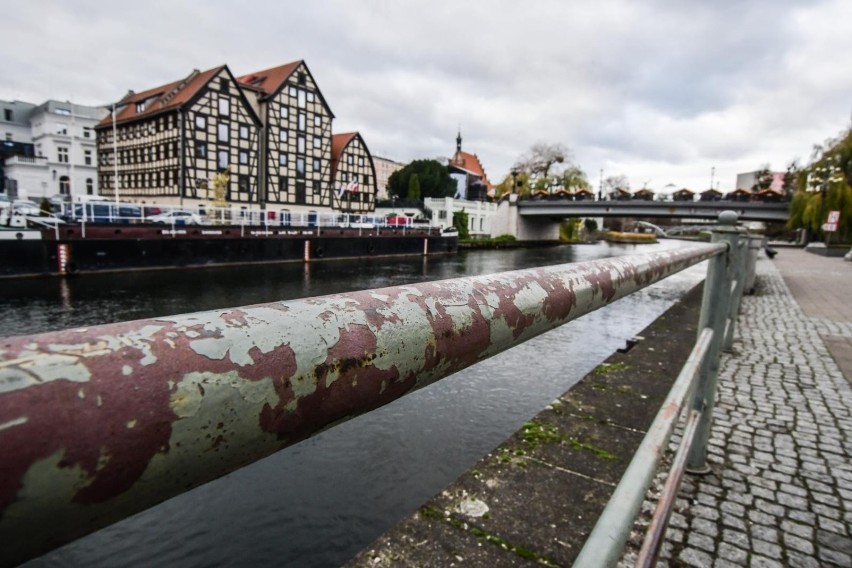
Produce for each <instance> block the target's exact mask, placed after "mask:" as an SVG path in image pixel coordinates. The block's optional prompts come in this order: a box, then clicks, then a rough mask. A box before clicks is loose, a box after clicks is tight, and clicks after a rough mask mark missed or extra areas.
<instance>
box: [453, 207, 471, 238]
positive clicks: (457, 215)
mask: <svg viewBox="0 0 852 568" xmlns="http://www.w3.org/2000/svg"><path fill="white" fill-rule="evenodd" d="M469 222H470V219H469V215H468V214H467V212H466V211H465V210H464V209H462V210H461V211H456V212H454V213H453V227H455V228H456V230H457V231H458V232H459V240H460V241H464V240H467V239H469V238H470V230H469V229H468V223H469Z"/></svg>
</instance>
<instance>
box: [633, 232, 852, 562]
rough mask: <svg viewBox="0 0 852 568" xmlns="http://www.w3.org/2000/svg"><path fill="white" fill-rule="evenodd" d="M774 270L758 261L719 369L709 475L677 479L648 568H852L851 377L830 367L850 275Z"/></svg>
mask: <svg viewBox="0 0 852 568" xmlns="http://www.w3.org/2000/svg"><path fill="white" fill-rule="evenodd" d="M784 257H786V258H784ZM811 257H814V258H811ZM778 258H779V259H783V260H781V262H778V263H777V265H776V263H775V262H774V261H770V260H768V259H766V258H764V257H763V256H762V255H761V257H760V258H759V260H758V265H757V271H758V272H757V274H758V286H757V290H756V293H755V295H753V296H746V297H745V298H744V300H743V304H742V310H741V313H740V316H739V320H738V330H737V331H738V333H737V338H736V340H735V342H734V352H733V353H732V354H727V355H724V356H723V360H722V367H721V371H720V375H719V396H718V402H717V405H716V408H715V417H714V418H715V422H714V427H713V431H712V436H711V440H710V447H709V462H710V465H711V468H712V473H710V474H708V475H705V476H687V477H686V478H685V480H684V484H683V486H682V488H681V492H680V496H679V499H678V502H677V503H676V506H675V512H674V514H673V515H672V519H671V523H670V526H669V531H668V533H667V536H666V542H665V544H664V547H663V553H662V557H661V558H662V560H661V562H660V563H659V566H698V567H702V568H704V567H718V568H725V567H730V566H753V567H783V566H792V567H815V568H816V567H820V566H845V567H852V382H850V381H852V376H846V377H844V374H843V371H842V370H841V367H840V366H839V365H838V362H840V363H841V364H844V366H845V363H843V361H844V360H846V361H848V360H852V354H850V351H852V341H850V338H852V317H850V315H849V314H850V313H852V298H850V294H851V293H852V266H850V263H844V262H843V260H842V259H837V258H824V257H815V255H811V254H809V253H806V252H804V251H800V250H792V249H785V250H782V251H781V252H780V254H779V257H778ZM838 263H839V264H838ZM779 267H780V271H779ZM782 273H783V276H782ZM785 279H789V281H790V282H791V286H788V284H787V282H785ZM809 286H810V287H809ZM817 287H821V288H817ZM791 288H793V289H794V290H795V295H794V293H791ZM797 300H799V301H798V302H797ZM800 304H801V306H800ZM803 308H804V309H803ZM827 343H828V344H829V345H831V346H832V347H831V352H830V351H829V348H828V347H827V346H826V345H827ZM832 353H833V354H834V356H832ZM848 374H849V372H848V370H847V375H848ZM652 507H653V505H652V504H651V503H650V502H646V504H645V507H643V509H644V510H645V517H646V518H647V516H648V512H649V511H650V510H652ZM640 523H641V522H640ZM628 550H630V549H628ZM632 558H633V552H628V554H627V555H626V556H625V559H624V561H623V562H622V565H623V566H627V565H632V564H631V560H632Z"/></svg>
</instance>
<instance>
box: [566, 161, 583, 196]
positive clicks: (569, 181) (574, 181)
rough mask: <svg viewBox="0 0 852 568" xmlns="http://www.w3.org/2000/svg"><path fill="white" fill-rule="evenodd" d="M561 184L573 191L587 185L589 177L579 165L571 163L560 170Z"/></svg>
mask: <svg viewBox="0 0 852 568" xmlns="http://www.w3.org/2000/svg"><path fill="white" fill-rule="evenodd" d="M562 185H563V186H564V187H565V189H567V190H568V191H574V190H577V189H580V188H582V187H589V179H588V178H587V177H586V172H584V171H583V169H582V168H581V167H580V166H574V165H572V166H568V167H567V168H565V171H564V172H562Z"/></svg>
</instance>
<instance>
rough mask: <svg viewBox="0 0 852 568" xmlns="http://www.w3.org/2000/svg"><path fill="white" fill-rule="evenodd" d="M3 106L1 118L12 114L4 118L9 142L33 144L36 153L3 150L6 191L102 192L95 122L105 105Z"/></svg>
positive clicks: (1, 124)
mask: <svg viewBox="0 0 852 568" xmlns="http://www.w3.org/2000/svg"><path fill="white" fill-rule="evenodd" d="M0 109H2V113H0V114H2V116H0V118H3V119H7V118H10V119H12V120H9V121H7V120H3V121H0V130H3V131H4V133H3V136H4V138H5V141H6V142H11V143H12V145H18V146H26V145H29V144H31V145H32V146H33V152H32V155H26V153H15V152H11V155H10V152H6V153H5V154H4V155H5V161H4V164H3V177H4V178H5V187H6V188H7V192H9V193H16V194H17V196H18V197H22V198H29V199H39V198H42V197H51V196H53V195H58V194H61V195H66V196H69V197H73V196H77V195H92V194H97V193H98V175H97V167H98V164H97V141H96V138H95V130H94V127H95V125H96V124H97V123H98V122H100V120H101V119H102V118H103V117H104V116H105V115H106V114H107V112H108V111H107V110H106V109H105V108H101V107H90V106H84V105H78V104H73V103H70V102H62V101H54V100H49V101H47V102H45V103H43V104H41V105H30V104H28V103H21V102H19V101H14V102H6V101H0ZM10 148H11V146H10Z"/></svg>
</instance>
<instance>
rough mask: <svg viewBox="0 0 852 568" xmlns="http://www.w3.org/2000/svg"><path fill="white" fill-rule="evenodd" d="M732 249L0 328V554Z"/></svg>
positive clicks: (372, 404) (76, 527)
mask: <svg viewBox="0 0 852 568" xmlns="http://www.w3.org/2000/svg"><path fill="white" fill-rule="evenodd" d="M734 218H735V216H734ZM729 249H731V246H730V244H728V243H726V242H715V243H709V244H707V243H705V244H696V245H694V246H689V247H684V248H679V249H675V250H669V251H663V252H655V253H649V254H640V255H634V256H630V257H620V258H610V259H605V260H599V261H593V262H583V263H576V264H567V265H560V266H552V267H545V268H537V269H529V270H519V271H513V272H506V273H500V274H493V275H485V276H476V277H469V278H460V279H454V280H445V281H439V282H428V283H421V284H413V285H407V286H397V287H391V288H383V289H377V290H365V291H360V292H352V293H347V294H338V295H332V296H324V297H317V298H308V299H302V300H295V301H286V302H273V303H268V304H260V305H254V306H247V307H238V308H231V309H222V310H214V311H208V312H199V313H194V314H186V315H177V316H170V317H161V318H153V319H147V320H139V321H133V322H126V323H118V324H111V325H104V326H96V327H89V328H84V329H70V330H65V331H58V332H52V333H45V334H40V335H34V336H28V337H11V338H6V339H2V340H0V456H1V458H0V542H2V543H3V546H2V547H0V565H13V564H16V563H19V562H22V561H24V560H27V559H30V558H33V557H35V556H38V555H40V554H43V553H45V552H47V551H48V550H51V549H53V548H56V547H58V546H61V545H62V544H65V543H67V542H70V541H72V540H74V539H76V538H79V537H81V536H83V535H85V534H88V533H90V532H93V531H95V530H97V529H99V528H102V527H104V526H107V525H109V524H111V523H113V522H116V521H118V520H120V519H123V518H126V517H128V516H130V515H132V514H134V513H136V512H139V511H141V510H144V509H146V508H149V507H151V506H153V505H156V504H157V503H159V502H162V501H164V500H166V499H168V498H170V497H173V496H175V495H178V494H180V493H183V492H185V491H188V490H189V489H191V488H193V487H196V486H198V485H201V484H203V483H206V482H208V481H211V480H213V479H215V478H218V477H221V476H223V475H225V474H227V473H229V472H231V471H234V470H236V469H238V468H240V467H242V466H244V465H246V464H248V463H251V462H253V461H256V460H258V459H261V458H263V457H265V456H268V455H270V454H272V453H274V452H276V451H278V450H280V449H281V448H284V447H286V446H288V445H291V444H294V443H296V442H298V441H300V440H303V439H305V438H307V437H309V436H311V435H313V434H315V433H318V432H320V431H321V430H324V429H326V428H329V427H331V426H333V425H335V424H337V423H340V422H342V421H345V420H347V419H350V418H353V417H355V416H357V415H359V414H362V413H365V412H368V411H370V410H372V409H375V408H377V407H379V406H382V405H384V404H387V403H389V402H391V401H392V400H394V399H397V398H399V397H401V396H403V395H405V394H408V393H410V392H412V391H414V390H416V389H419V388H422V387H424V386H427V385H429V384H431V383H433V382H435V381H437V380H439V379H442V378H444V377H447V376H449V375H451V374H453V373H455V372H457V371H459V370H461V369H464V368H465V367H468V366H470V365H473V364H475V363H477V362H479V361H481V360H483V359H486V358H488V357H491V356H493V355H496V354H498V353H500V352H502V351H504V350H506V349H509V348H511V347H513V346H515V345H518V344H520V343H522V342H524V341H526V340H528V339H531V338H533V337H535V336H537V335H539V334H541V333H544V332H545V331H548V330H550V329H553V328H555V327H557V326H560V325H562V324H564V323H567V322H569V321H571V320H574V319H576V318H578V317H580V316H582V315H585V314H587V313H589V312H591V311H593V310H596V309H598V308H600V307H603V306H605V305H607V304H610V303H612V302H614V301H616V300H618V299H620V298H622V297H624V296H626V295H628V294H630V293H633V292H635V291H637V290H639V289H641V288H644V287H646V286H649V285H651V284H653V283H655V282H657V281H660V280H662V279H664V278H666V277H667V276H669V275H671V274H674V273H676V272H678V271H680V270H683V269H685V268H687V267H689V266H692V265H694V264H696V263H698V262H701V261H703V260H707V259H714V260H713V261H712V262H713V265H712V266H717V267H724V266H725V265H726V263H727V262H729V260H730V258H732V256H731V253H730V251H729ZM713 270H714V269H712V268H711V271H710V275H711V276H712V275H713V274H714V273H713ZM715 270H722V268H717V269H715ZM713 282H715V280H713ZM723 288H724V287H723ZM711 289H713V290H716V289H717V287H716V285H715V284H714V285H713V287H711ZM727 290H730V287H729V288H727ZM714 293H716V292H714ZM719 294H722V293H721V292H719ZM722 295H724V294H722ZM714 298H715V296H714ZM719 298H721V296H719ZM715 301H716V300H712V302H715ZM719 301H720V302H721V300H719ZM712 302H711V303H712ZM722 305H723V303H719V304H715V303H713V304H712V305H711V304H707V299H706V297H705V310H704V311H705V312H707V313H712V314H716V315H715V316H714V317H717V316H718V314H720V313H721V314H722V317H723V318H724V317H725V316H727V315H728V310H727V308H725V309H721V308H722ZM711 307H712V308H713V309H710V308H711ZM714 325H715V324H714ZM715 329H716V327H714V330H715ZM717 342H718V337H717V335H716V333H715V332H714V336H713V340H712V345H715V344H716V343H717ZM714 349H715V347H711V348H710V349H709V350H710V352H711V356H712V353H713V350H714ZM701 392H703V393H705V394H704V395H703V396H705V397H708V396H709V397H710V402H709V403H708V404H709V405H710V406H712V396H711V395H709V394H706V392H709V391H707V390H706V388H704V387H702V390H701Z"/></svg>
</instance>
